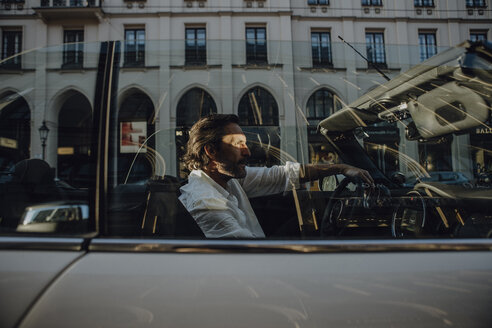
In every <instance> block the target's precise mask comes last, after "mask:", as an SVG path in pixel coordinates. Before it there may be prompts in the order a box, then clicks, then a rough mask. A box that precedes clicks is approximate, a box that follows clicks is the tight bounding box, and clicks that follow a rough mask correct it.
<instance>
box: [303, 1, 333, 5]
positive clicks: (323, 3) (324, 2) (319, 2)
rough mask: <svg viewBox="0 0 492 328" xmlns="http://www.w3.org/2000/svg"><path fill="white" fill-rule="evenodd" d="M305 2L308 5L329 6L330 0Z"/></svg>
mask: <svg viewBox="0 0 492 328" xmlns="http://www.w3.org/2000/svg"><path fill="white" fill-rule="evenodd" d="M307 4H308V5H309V6H329V5H330V0H308V1H307Z"/></svg>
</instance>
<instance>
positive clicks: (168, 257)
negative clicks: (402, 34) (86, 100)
mask: <svg viewBox="0 0 492 328" xmlns="http://www.w3.org/2000/svg"><path fill="white" fill-rule="evenodd" d="M165 44H166V43H162V44H159V43H157V44H156V47H155V48H156V49H161V50H162V49H165ZM99 46H100V47H99V48H97V47H92V48H90V47H88V48H90V49H99V51H95V52H96V53H97V55H98V56H93V57H91V58H92V60H94V62H95V63H94V65H95V64H97V69H96V70H95V71H96V73H94V74H93V73H92V72H91V71H90V72H88V73H87V74H86V75H83V76H84V77H86V79H87V80H86V81H85V82H87V81H89V83H88V84H89V85H90V86H92V87H94V89H95V91H94V102H93V103H94V104H93V107H94V108H93V124H92V126H91V133H92V136H93V138H92V140H91V141H90V142H89V143H88V144H87V145H82V146H84V147H89V148H90V151H88V150H87V149H86V148H84V147H82V146H81V147H80V148H77V147H75V145H74V147H73V149H67V147H58V148H57V149H56V151H54V150H53V148H48V151H47V152H45V150H46V149H45V146H46V145H45V144H44V143H45V142H47V140H48V141H50V142H54V139H55V138H54V137H52V139H49V138H50V135H49V136H47V139H46V140H44V143H43V140H41V143H39V145H37V146H38V147H37V150H34V149H31V148H29V147H30V144H22V143H21V142H20V141H19V143H18V144H17V146H16V148H15V147H14V148H15V149H19V152H18V153H21V151H20V149H23V147H24V148H25V149H31V150H32V152H33V154H38V153H36V151H41V150H42V153H41V152H39V154H43V155H42V156H41V157H43V156H44V157H45V160H41V159H40V158H36V157H37V156H24V157H25V158H20V159H19V160H14V161H13V163H15V164H14V165H13V166H12V165H10V164H9V165H10V166H9V167H8V168H5V169H4V168H3V167H2V170H3V171H8V172H12V173H11V174H12V179H8V180H7V181H5V182H3V180H2V185H1V189H0V195H1V196H2V198H1V204H0V205H1V206H0V211H1V213H0V214H1V219H2V220H1V224H0V226H1V233H2V235H1V237H0V262H1V263H2V266H1V267H0V294H1V295H2V299H3V300H6V301H5V302H3V306H2V308H1V309H0V325H1V326H4V327H86V326H102V327H162V326H173V327H194V326H200V327H226V326H239V327H243V326H244V327H251V326H260V327H285V326H293V327H320V326H322V327H325V326H336V327H354V326H375V327H381V326H382V327H392V326H398V327H415V326H429V327H448V326H458V327H460V326H462V327H488V326H489V325H490V322H491V321H492V320H491V319H492V315H491V313H490V310H489V309H490V306H491V305H492V293H490V289H491V284H490V281H491V277H492V242H491V241H490V239H489V238H487V237H491V231H492V209H491V206H492V205H491V204H492V193H491V190H490V189H489V188H474V187H473V186H472V188H470V186H468V185H466V186H465V185H463V184H462V183H458V184H457V185H448V184H445V183H439V182H432V181H426V180H425V177H429V176H432V175H433V174H436V173H433V172H442V171H449V170H448V169H447V167H448V166H449V165H450V163H458V164H459V165H461V164H462V163H465V164H463V167H466V168H467V169H470V170H471V167H472V160H471V158H470V156H465V155H463V154H464V153H466V152H465V151H463V150H462V149H461V148H459V147H460V145H461V142H462V141H466V140H470V139H471V136H470V134H471V132H470V131H472V130H473V129H475V128H476V127H477V126H483V125H488V124H490V102H491V100H492V92H490V84H491V83H492V79H490V65H491V63H492V60H491V57H490V50H491V45H490V43H486V42H481V43H469V42H466V43H464V44H461V45H459V46H457V47H454V48H451V49H449V50H447V51H445V52H443V53H441V54H438V55H436V56H434V57H432V58H430V59H429V60H428V61H426V62H424V63H422V64H420V65H417V66H414V67H412V68H410V70H408V71H406V72H403V73H402V74H400V75H398V76H396V77H394V78H393V79H391V80H390V81H388V82H383V83H380V84H381V85H379V86H378V87H376V88H373V89H371V90H369V91H368V92H366V93H364V94H363V95H361V96H360V97H358V98H357V99H356V100H354V101H353V102H351V103H350V104H348V105H345V106H342V108H340V109H339V110H338V111H336V112H334V113H333V114H331V115H330V116H329V117H326V118H325V119H324V120H323V121H321V122H320V123H319V126H318V127H317V131H318V134H319V135H317V137H322V138H323V139H322V140H323V145H322V147H321V146H320V149H321V150H323V151H326V152H328V151H331V152H333V153H334V154H336V156H332V158H335V160H337V161H339V162H344V163H347V164H351V165H355V166H358V167H361V168H364V169H367V170H368V171H369V172H370V174H371V175H372V176H373V178H374V179H375V182H376V185H375V186H374V187H372V186H367V185H364V184H363V183H360V182H358V181H349V180H348V179H344V178H342V180H341V181H340V180H338V181H335V182H336V183H335V185H336V188H335V189H333V190H320V188H319V186H320V185H324V183H323V182H318V184H317V186H318V187H316V184H312V185H305V186H302V187H300V188H299V189H297V190H296V189H294V190H289V191H286V192H284V193H280V194H274V195H265V196H262V197H257V198H254V199H251V204H252V206H253V208H254V210H255V213H256V214H257V216H258V219H259V221H260V223H261V225H262V228H263V230H264V231H265V234H266V235H267V238H265V239H261V240H254V239H246V240H233V239H224V240H215V239H206V238H205V237H204V235H203V233H202V232H201V230H200V229H199V228H198V226H197V225H196V222H195V221H194V219H193V217H192V216H191V215H190V213H188V212H187V211H186V209H185V208H184V206H183V205H182V204H181V202H180V201H179V199H178V196H179V193H180V191H179V188H180V187H181V186H182V185H183V184H185V183H186V177H185V176H183V175H182V174H181V173H183V171H181V170H180V169H181V167H182V166H181V165H182V162H181V158H180V155H182V153H180V151H182V149H181V148H180V147H182V146H183V145H184V144H185V141H186V138H185V137H186V131H187V130H186V128H187V127H186V126H182V127H177V128H175V129H174V128H169V127H168V126H167V125H166V124H167V123H165V122H161V121H159V120H158V118H157V117H156V114H155V113H156V111H153V110H150V108H151V107H150V105H149V102H148V101H147V100H145V99H144V100H143V101H142V102H140V103H138V104H139V106H135V103H134V102H133V101H134V100H132V101H131V102H129V104H128V103H125V99H124V97H123V96H124V95H125V94H127V93H128V92H129V91H128V90H130V89H131V88H130V87H129V86H131V85H132V83H134V81H135V79H140V80H141V81H143V82H142V83H147V84H153V82H154V80H153V78H151V77H149V76H151V75H152V74H154V73H155V71H156V70H157V69H156V68H155V67H154V68H152V67H151V68H148V69H145V70H137V71H135V70H134V68H126V67H124V65H123V62H122V60H121V58H120V57H121V53H120V51H119V50H120V49H121V43H120V42H113V41H111V42H103V43H101V44H100V45H99ZM53 52H55V51H53ZM42 53H43V54H50V53H52V51H51V50H50V49H47V50H44V52H42ZM168 55H169V54H168ZM96 57H97V60H96V59H94V58H96ZM169 57H172V56H171V55H169ZM158 58H161V59H162V58H168V57H167V55H166V52H165V51H164V52H163V54H162V56H161V57H158ZM156 60H157V59H156ZM149 72H150V73H149ZM159 72H160V73H161V74H163V76H165V77H166V78H167V77H168V76H167V75H165V74H167V71H166V70H162V71H159ZM48 73H49V72H48ZM147 73H149V75H146V74H147ZM182 73H183V74H187V73H189V72H185V71H183V72H182ZM26 74H27V73H26ZM67 74H68V73H67ZM76 74H81V73H80V72H77V73H76ZM84 74H85V73H84ZM371 74H372V73H371ZM152 76H154V75H152ZM192 76H193V77H195V76H196V75H192ZM200 76H201V75H200ZM272 76H274V75H272ZM147 77H148V80H147ZM270 77H271V76H270ZM373 77H374V76H372V78H373ZM18 78H19V76H15V78H14V77H12V78H10V79H9V80H8V83H11V84H12V85H14V84H15V83H17V82H16V81H17V79H18ZM154 78H155V76H154ZM21 80H22V76H21ZM26 81H27V79H26V80H22V83H26V84H29V83H31V81H27V82H26ZM52 82H53V84H52V85H50V88H55V87H59V88H60V89H61V90H63V89H64V88H66V87H67V86H66V85H65V84H66V81H65V80H64V79H60V80H56V81H55V80H54V79H53V80H52ZM55 82H56V83H55ZM57 83H58V84H60V85H57ZM284 83H286V82H285V81H284ZM81 84H82V82H81ZM147 84H146V85H147ZM122 86H123V87H122ZM226 86H227V84H225V85H224V88H225V87H226ZM27 89H28V88H27V87H26V90H27ZM190 90H193V89H190ZM265 90H266V89H265V88H263V89H260V88H259V87H254V88H252V91H251V92H250V93H249V94H247V96H246V98H244V99H246V100H247V101H249V104H250V105H249V106H250V107H251V108H250V107H248V106H246V107H245V108H246V109H248V110H249V109H255V105H254V104H255V103H256V104H257V103H258V102H257V101H256V97H258V98H259V99H263V100H264V101H265V102H264V104H272V102H270V98H268V97H265V98H260V96H261V95H262V94H264V93H265ZM54 93H55V92H54ZM165 94H166V93H163V94H162V95H160V97H162V98H160V99H162V101H164V98H165ZM187 95H188V96H187ZM191 96H193V93H191V94H188V93H184V96H183V97H184V98H185V100H187V97H190V98H191ZM195 96H196V94H195ZM118 97H120V98H118ZM77 99H78V98H77ZM115 99H119V100H118V101H116V100H115ZM197 99H199V100H200V103H205V99H208V98H206V95H205V94H204V93H198V97H197ZM436 99H441V100H443V101H441V102H440V103H439V102H437V101H436ZM209 100H210V99H208V100H207V101H209ZM8 101H9V104H7V105H6V106H5V108H6V109H5V110H4V112H3V114H2V115H4V116H1V117H0V123H2V124H4V126H9V125H11V126H14V124H5V122H6V123H10V122H11V121H15V119H16V118H15V117H14V115H11V113H15V111H16V110H19V111H20V109H19V108H24V107H22V106H18V107H16V106H14V105H15V101H14V102H12V98H9V99H8ZM11 102H12V104H13V105H10V103H11ZM444 102H445V103H446V104H451V105H449V106H448V105H443V103H444ZM74 103H75V102H72V103H70V104H71V105H73V104H74ZM238 103H239V104H241V101H239V102H238ZM23 104H24V103H22V105H23ZM117 104H118V105H119V107H118V106H117ZM178 105H179V102H178ZM23 106H24V105H23ZM178 107H179V106H178ZM238 107H241V106H239V105H238ZM422 107H424V108H426V110H423V111H422V110H421V108H422ZM70 108H71V107H70ZM211 108H212V107H211ZM64 109H65V108H64V107H63V106H61V109H60V111H61V112H63V110H64ZM79 109H80V108H79ZM130 109H131V110H134V112H132V113H133V114H134V116H131V117H130V115H129V114H128V111H130ZM41 110H42V111H44V108H42V109H41ZM239 111H240V109H239ZM269 111H272V112H273V107H269ZM48 112H49V111H47V113H48ZM205 112H207V111H206V110H204V113H205ZM246 112H247V111H246ZM463 113H465V114H463ZM51 114H53V113H52V112H49V113H48V116H49V115H51ZM144 114H145V115H144ZM74 115H75V114H74ZM146 115H147V116H146ZM199 116H200V115H198V116H197V117H199ZM39 117H41V115H39ZM39 117H37V118H36V120H37V121H35V122H37V123H40V124H41V123H42V125H40V126H41V127H43V126H45V123H46V121H44V120H43V121H39V119H38V118H39ZM246 117H248V116H246ZM243 118H244V117H243ZM174 119H176V118H174ZM1 120H4V122H1ZM33 120H34V119H33ZM176 120H177V119H176ZM62 121H63V120H62V119H61V118H60V119H59V120H58V121H57V122H58V124H60V125H63V124H62V123H63V122H62ZM78 121H81V122H82V121H83V120H78ZM246 121H247V120H246ZM450 121H451V122H450ZM29 122H30V120H29ZM302 122H304V121H302ZM48 123H52V122H51V121H49V122H48ZM70 123H73V122H72V121H70ZM159 124H160V125H159ZM272 124H273V123H272ZM303 124H304V123H303ZM68 125H70V124H67V126H68ZM49 126H51V128H50V129H54V125H49V124H48V128H49ZM166 126H167V128H166ZM40 129H41V128H40ZM67 130H70V129H67ZM40 131H42V130H40ZM60 131H61V129H60ZM245 131H246V132H247V133H246V135H247V137H248V142H249V145H250V146H251V148H253V146H254V147H255V152H257V155H254V156H255V157H254V158H253V159H252V163H254V164H255V165H272V164H282V163H284V162H285V161H286V160H294V161H295V160H296V159H297V158H299V159H301V161H302V160H304V159H305V158H302V157H301V156H298V157H297V156H296V154H297V153H299V154H302V153H303V152H307V151H308V150H307V148H308V146H306V144H305V142H304V141H305V140H304V139H303V136H305V134H306V133H307V132H306V126H300V127H299V126H296V127H283V126H272V125H268V124H267V125H266V126H265V128H264V129H263V126H254V127H253V128H252V127H249V129H245ZM248 131H250V132H248ZM255 131H260V132H261V133H260V132H257V133H256V132H255ZM9 132H11V131H9ZM69 132H70V131H69ZM59 133H60V135H62V134H61V132H59ZM67 133H68V132H67ZM12 135H13V134H12ZM37 135H38V131H36V130H34V131H32V132H30V134H29V136H28V138H25V140H34V138H35V137H36V138H37ZM381 136H385V137H389V139H384V140H383V141H381V140H382V139H381V138H380V137H381ZM297 137H298V138H297ZM5 138H7V137H5ZM451 139H452V140H454V141H450V140H451ZM19 140H20V139H19ZM63 140H64V139H63V138H58V139H57V142H59V143H60V144H61V143H62V142H63ZM388 140H389V141H388ZM396 140H399V142H398V143H397V145H396V146H395V145H394V143H395V141H396ZM456 140H457V141H456ZM389 142H391V143H393V144H389ZM400 142H401V143H400ZM453 142H454V143H453ZM278 143H280V145H279V144H278ZM292 143H294V144H295V147H294V146H293V145H292ZM8 144H9V145H11V144H15V143H14V142H12V141H9V143H8ZM43 144H44V146H43ZM443 144H444V145H447V146H446V151H448V150H449V149H451V150H453V149H454V148H456V147H458V151H457V152H455V153H454V154H453V156H455V157H453V156H450V155H449V154H448V153H446V152H444V151H443V152H441V150H442V147H441V146H442V145H443ZM28 145H29V147H27V146H28ZM48 145H49V144H48ZM77 146H80V145H77ZM448 146H449V147H448ZM468 146H469V145H468V144H466V145H465V147H466V149H468ZM323 147H325V148H323ZM395 147H397V148H395ZM453 147H454V148H453ZM33 148H35V147H34V146H33ZM68 148H69V147H68ZM12 149H13V148H12ZM12 149H8V150H5V152H4V153H3V154H6V155H3V156H6V157H8V156H10V154H11V152H12ZM289 149H294V150H295V151H294V152H293V153H296V154H291V153H289ZM408 149H410V151H407V150H408ZM77 151H80V153H77V154H75V153H76V152H77ZM72 153H74V154H75V155H73V156H72V155H71V154H72ZM419 153H422V154H423V155H422V156H420V157H419V156H418V154H419ZM173 154H176V155H173ZM428 154H432V155H433V156H434V157H432V156H428ZM480 154H482V153H480ZM19 156H20V155H19ZM69 156H72V157H69ZM173 156H175V157H173ZM320 158H322V156H320ZM326 158H328V156H326ZM436 158H437V159H436ZM6 162H8V161H6ZM55 167H60V168H61V167H64V168H65V170H64V171H63V172H64V173H63V174H61V175H60V176H58V177H57V176H56V172H55V169H54V168H55ZM170 167H171V168H173V169H170ZM395 167H398V168H399V169H403V170H404V171H406V172H399V171H397V172H396V173H395V169H394V168H395ZM431 168H432V169H431ZM441 168H443V169H441ZM77 172H79V173H80V176H78V173H77ZM410 173H411V174H413V177H415V178H416V181H417V178H420V182H418V183H416V184H415V185H405V181H404V180H403V179H402V176H405V175H406V174H410ZM438 174H441V173H438ZM461 178H462V177H460V176H458V179H461ZM337 179H338V177H337V178H335V180H337ZM65 180H68V181H65ZM71 183H73V184H74V185H73V186H72V184H71ZM321 189H323V188H321ZM43 213H44V214H43ZM59 213H64V214H63V215H61V216H60V215H58V214H59ZM41 214H43V215H42V220H40V222H37V223H36V224H30V223H31V222H33V221H36V220H35V218H37V217H38V216H40V218H41ZM45 214H46V215H45ZM55 217H56V220H55V221H56V223H57V226H56V227H53V223H54V222H52V221H54V220H52V219H51V218H55ZM288 222H294V223H295V225H294V226H293V227H290V226H289V228H288V229H286V230H284V231H282V233H281V234H278V227H279V226H281V225H283V224H284V223H288ZM60 223H62V224H60ZM59 226H60V228H58V227H59ZM26 227H28V228H26Z"/></svg>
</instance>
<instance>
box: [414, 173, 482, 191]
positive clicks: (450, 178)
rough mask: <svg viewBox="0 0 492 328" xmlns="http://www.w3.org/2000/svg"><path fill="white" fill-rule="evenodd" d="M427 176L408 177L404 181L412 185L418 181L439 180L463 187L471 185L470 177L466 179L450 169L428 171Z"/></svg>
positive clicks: (461, 174)
mask: <svg viewBox="0 0 492 328" xmlns="http://www.w3.org/2000/svg"><path fill="white" fill-rule="evenodd" d="M428 173H429V176H423V177H419V178H417V177H414V176H413V177H410V178H409V179H408V180H407V181H406V182H405V186H407V187H413V186H415V184H416V183H418V182H440V183H444V184H449V185H461V186H464V187H470V188H471V187H472V183H471V181H470V179H468V178H467V177H466V176H465V175H464V174H463V173H462V172H452V171H437V172H428Z"/></svg>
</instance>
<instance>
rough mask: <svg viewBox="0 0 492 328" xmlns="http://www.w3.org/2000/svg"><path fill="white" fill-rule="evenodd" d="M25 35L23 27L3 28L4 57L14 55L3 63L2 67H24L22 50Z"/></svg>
mask: <svg viewBox="0 0 492 328" xmlns="http://www.w3.org/2000/svg"><path fill="white" fill-rule="evenodd" d="M23 39H24V35H23V30H22V28H2V55H1V57H2V59H5V58H9V57H13V58H11V59H9V60H7V61H6V62H4V63H2V65H1V66H2V67H4V68H9V69H21V68H22V55H20V56H19V55H18V56H15V55H16V54H19V53H21V52H22V48H23V47H22V45H23V44H22V43H23Z"/></svg>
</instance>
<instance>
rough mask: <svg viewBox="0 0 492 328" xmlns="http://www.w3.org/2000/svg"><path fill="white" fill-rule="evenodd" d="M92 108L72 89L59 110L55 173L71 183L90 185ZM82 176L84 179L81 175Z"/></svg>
mask: <svg viewBox="0 0 492 328" xmlns="http://www.w3.org/2000/svg"><path fill="white" fill-rule="evenodd" d="M91 132H92V109H91V105H90V103H89V101H88V100H87V98H86V97H85V96H84V95H82V94H80V93H78V92H74V93H73V94H72V95H71V96H70V97H69V98H68V99H67V100H65V102H64V103H63V105H62V107H61V109H60V111H59V113H58V164H57V165H58V177H59V178H60V179H62V180H65V181H67V182H68V183H69V184H71V185H72V186H74V187H85V188H87V187H89V184H90V177H89V175H88V174H87V173H88V171H89V156H90V147H91ZM84 176H85V179H84Z"/></svg>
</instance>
